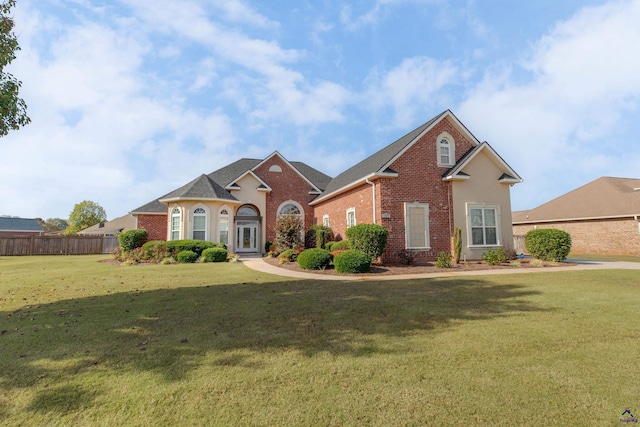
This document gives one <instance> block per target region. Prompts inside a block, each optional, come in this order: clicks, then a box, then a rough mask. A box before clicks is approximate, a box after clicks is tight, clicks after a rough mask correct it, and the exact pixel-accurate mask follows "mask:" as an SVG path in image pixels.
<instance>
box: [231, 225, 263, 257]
mask: <svg viewBox="0 0 640 427" xmlns="http://www.w3.org/2000/svg"><path fill="white" fill-rule="evenodd" d="M259 230H260V228H259V223H258V221H236V242H235V243H236V248H235V250H236V252H258V248H259V245H260V238H259V237H260V235H259Z"/></svg>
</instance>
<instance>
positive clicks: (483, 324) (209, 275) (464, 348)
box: [0, 256, 640, 426]
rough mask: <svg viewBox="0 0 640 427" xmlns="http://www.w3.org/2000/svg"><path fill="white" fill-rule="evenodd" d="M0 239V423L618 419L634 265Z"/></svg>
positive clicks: (636, 378)
mask: <svg viewBox="0 0 640 427" xmlns="http://www.w3.org/2000/svg"><path fill="white" fill-rule="evenodd" d="M101 259H105V257H101V256H83V257H14V258H7V257H0V333H1V334H0V366H1V367H2V368H1V369H0V424H2V425H83V426H93V425H95V426H102V425H125V426H136V425H138V426H146V425H194V426H195V425H221V426H222V425H224V426H229V425H264V426H275V425H304V426H307V425H358V426H361V425H380V426H389V425H619V423H620V421H619V418H620V414H621V413H622V411H624V410H625V409H626V408H630V409H631V411H632V412H633V413H634V415H636V416H637V415H638V412H640V368H639V367H640V327H639V323H638V312H639V310H638V308H639V307H640V271H637V270H635V271H634V270H603V271H593V270H591V271H575V272H549V273H537V274H514V275H496V276H476V277H464V278H462V277H461V278H440V279H418V280H401V281H384V282H374V281H355V282H347V281H335V282H334V281H329V282H327V281H313V280H296V279H289V278H282V277H278V276H272V275H266V274H262V273H258V272H254V271H252V270H249V269H247V268H245V267H244V266H243V265H241V264H231V263H223V264H217V263H216V264H190V265H141V266H132V267H121V266H116V265H109V264H103V263H99V262H98V261H99V260H101Z"/></svg>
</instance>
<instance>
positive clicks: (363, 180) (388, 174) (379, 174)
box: [309, 172, 398, 206]
mask: <svg viewBox="0 0 640 427" xmlns="http://www.w3.org/2000/svg"><path fill="white" fill-rule="evenodd" d="M397 177H398V173H397V172H393V173H391V172H375V173H370V174H369V175H367V176H364V177H362V178H360V179H358V180H357V181H353V182H352V183H351V184H347V185H345V186H344V187H341V188H339V189H337V190H336V191H334V192H332V193H329V194H325V195H324V196H322V197H319V198H317V199H315V200H313V201H311V202H309V205H310V206H313V205H317V204H318V203H320V202H322V201H323V200H327V199H331V198H333V197H335V196H337V195H339V194H342V193H344V192H346V191H349V190H351V189H354V188H356V187H358V186H360V185H364V184H366V183H367V180H369V181H371V180H372V179H378V178H397Z"/></svg>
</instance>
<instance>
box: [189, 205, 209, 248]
mask: <svg viewBox="0 0 640 427" xmlns="http://www.w3.org/2000/svg"><path fill="white" fill-rule="evenodd" d="M192 236H193V239H194V240H206V239H207V211H206V210H205V209H204V208H196V209H194V210H193V230H192Z"/></svg>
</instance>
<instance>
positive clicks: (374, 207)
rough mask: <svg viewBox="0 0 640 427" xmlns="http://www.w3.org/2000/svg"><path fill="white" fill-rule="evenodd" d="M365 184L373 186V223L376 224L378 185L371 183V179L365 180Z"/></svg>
mask: <svg viewBox="0 0 640 427" xmlns="http://www.w3.org/2000/svg"><path fill="white" fill-rule="evenodd" d="M364 182H366V183H367V184H369V185H371V190H372V191H371V192H372V194H373V223H374V224H375V223H376V183H375V182H371V181H369V178H365V179H364Z"/></svg>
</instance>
